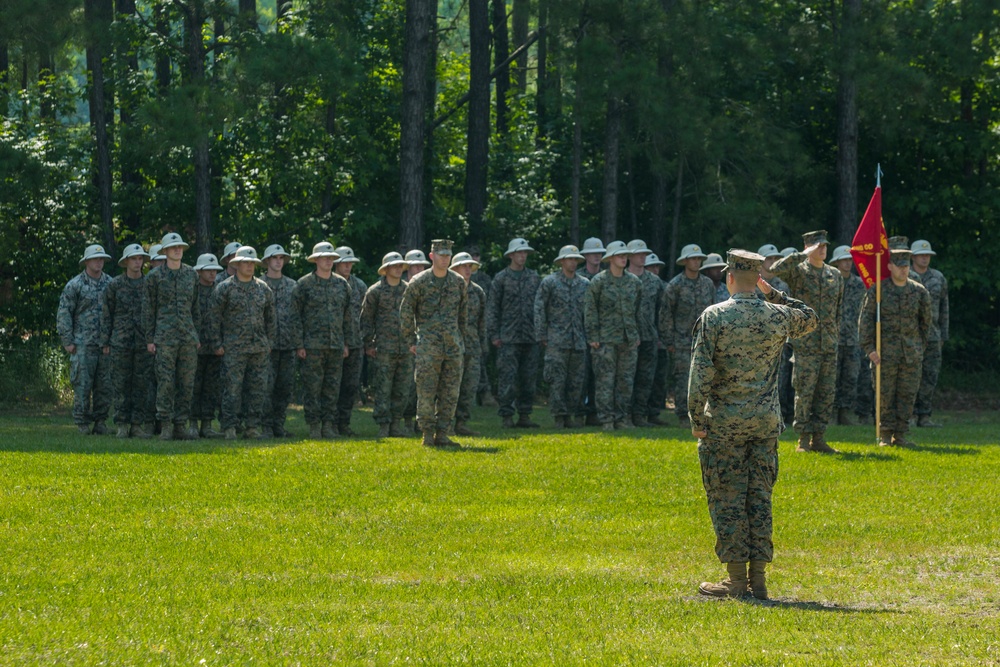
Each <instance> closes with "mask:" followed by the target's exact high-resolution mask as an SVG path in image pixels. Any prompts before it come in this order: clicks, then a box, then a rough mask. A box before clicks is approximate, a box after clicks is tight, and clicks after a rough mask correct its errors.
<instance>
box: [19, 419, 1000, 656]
mask: <svg viewBox="0 0 1000 667" xmlns="http://www.w3.org/2000/svg"><path fill="white" fill-rule="evenodd" d="M536 416H537V418H538V419H539V420H541V421H543V422H544V423H546V424H548V423H550V420H549V418H548V415H547V414H546V413H545V412H544V411H540V412H539V413H536ZM942 417H943V419H944V420H945V422H946V424H947V428H943V429H935V430H923V429H920V430H917V431H916V432H915V433H913V437H914V439H916V440H917V441H919V442H920V443H921V444H920V447H918V448H917V449H914V450H897V449H893V450H891V451H886V450H884V449H879V448H877V447H874V446H873V445H872V444H870V443H871V442H872V441H873V438H874V433H873V429H872V428H867V427H866V428H861V427H844V428H834V429H831V432H830V436H831V437H830V440H831V442H832V443H833V444H834V445H835V446H836V447H838V448H840V449H842V450H844V452H845V453H844V454H842V455H838V456H821V455H816V454H796V453H794V451H793V446H794V445H793V442H792V439H791V436H790V435H786V436H785V438H783V439H782V443H781V448H780V451H781V464H780V465H781V468H780V475H779V481H778V485H777V486H776V488H775V507H774V514H775V545H776V554H775V562H774V565H773V567H772V569H771V570H770V579H769V589H770V592H771V594H772V596H773V597H775V600H774V601H773V602H770V603H758V602H743V601H714V600H705V599H700V598H699V596H698V595H697V593H696V590H697V585H698V583H699V582H701V581H703V580H718V579H720V578H722V577H723V575H724V570H723V568H722V566H720V565H719V564H718V562H717V561H716V559H715V556H714V551H713V545H714V538H713V535H712V530H711V525H710V523H709V519H708V511H707V509H706V506H705V498H704V491H703V490H702V487H701V478H700V472H699V470H698V463H697V455H696V450H695V444H694V442H693V441H692V439H691V438H690V437H689V436H688V435H686V434H685V433H683V432H682V431H681V430H679V429H676V428H666V429H644V430H639V431H632V432H628V435H620V434H614V435H612V436H610V437H604V436H602V435H601V434H599V433H597V432H593V431H591V432H584V431H580V432H572V433H565V432H564V433H560V434H556V433H555V432H553V431H551V430H545V429H543V430H542V431H540V432H526V431H516V432H513V433H501V432H500V430H499V429H498V428H496V424H497V422H498V419H497V418H496V417H495V416H493V415H491V414H490V413H489V412H487V411H485V410H482V411H479V412H478V413H477V419H476V420H475V426H477V427H480V426H482V427H483V430H484V431H485V436H484V437H481V438H465V439H464V441H465V442H466V444H468V445H472V446H473V448H472V449H471V450H467V451H461V452H442V451H434V450H429V449H426V448H422V447H420V446H419V445H418V442H417V440H416V439H415V438H414V439H408V440H387V441H383V442H377V441H375V440H374V439H372V436H373V434H374V432H375V427H374V424H372V423H371V419H370V416H369V414H368V413H364V412H362V413H358V414H357V415H356V419H355V427H356V428H358V429H359V430H362V431H363V434H364V437H361V438H357V439H352V440H344V441H341V442H334V443H317V442H311V441H307V440H304V439H300V440H289V441H283V442H276V441H271V442H266V443H265V444H258V443H247V442H241V443H238V444H236V445H233V446H229V445H227V444H225V443H224V442H222V441H211V442H205V441H201V442H197V443H182V442H181V443H178V442H175V443H164V444H160V443H159V442H158V441H144V442H143V441H124V442H120V441H118V440H116V439H114V438H110V437H105V438H99V437H82V436H78V435H76V433H75V430H74V428H73V426H72V424H71V423H70V421H69V420H68V419H66V418H65V417H63V416H53V415H35V416H17V417H0V440H2V442H0V664H4V665H10V664H99V663H100V664H116V665H120V664H140V663H141V664H149V663H151V664H187V665H190V664H195V665H197V664H207V665H220V664H226V665H228V664H249V663H254V664H267V665H271V664H310V665H326V664H332V663H353V664H378V665H381V664H390V663H411V664H412V663H418V664H432V665H436V664H452V663H476V664H524V665H534V664H557V665H566V664H583V663H597V664H635V665H647V664H677V665H716V664H734V665H784V664H809V665H840V664H845V665H865V664H868V665H916V664H940V665H956V664H967V665H982V664H1000V529H998V527H997V510H996V505H997V498H998V497H1000V484H998V473H997V471H998V470H1000V447H998V446H997V437H996V429H997V424H998V420H997V419H996V418H995V417H994V416H993V415H990V414H978V415H975V414H960V413H951V414H944V415H942ZM296 419H297V421H296V422H295V423H294V424H293V427H294V428H295V429H296V430H297V432H299V433H304V431H305V428H304V425H303V424H302V423H301V419H300V417H298V416H297V418H296Z"/></svg>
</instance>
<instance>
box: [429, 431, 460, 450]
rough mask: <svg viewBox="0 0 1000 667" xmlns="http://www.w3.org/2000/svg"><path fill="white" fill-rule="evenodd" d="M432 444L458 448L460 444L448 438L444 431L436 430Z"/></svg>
mask: <svg viewBox="0 0 1000 667" xmlns="http://www.w3.org/2000/svg"><path fill="white" fill-rule="evenodd" d="M434 446H435V447H454V448H460V447H461V446H462V445H460V444H459V443H457V442H455V441H454V440H452V439H451V438H449V437H448V434H447V433H445V432H444V431H438V432H437V433H435V434H434Z"/></svg>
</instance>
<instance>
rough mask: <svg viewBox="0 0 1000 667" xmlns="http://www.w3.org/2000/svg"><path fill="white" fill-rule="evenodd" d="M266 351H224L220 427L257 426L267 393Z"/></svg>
mask: <svg viewBox="0 0 1000 667" xmlns="http://www.w3.org/2000/svg"><path fill="white" fill-rule="evenodd" d="M268 356H269V354H268V353H267V352H226V354H225V355H223V357H222V417H221V419H219V423H220V424H221V425H222V428H236V427H238V426H239V425H240V421H241V420H242V422H243V426H245V427H247V428H257V427H259V426H260V422H261V415H262V414H263V412H264V395H265V394H267V379H268V373H269V371H268Z"/></svg>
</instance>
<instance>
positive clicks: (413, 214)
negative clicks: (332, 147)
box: [399, 0, 433, 248]
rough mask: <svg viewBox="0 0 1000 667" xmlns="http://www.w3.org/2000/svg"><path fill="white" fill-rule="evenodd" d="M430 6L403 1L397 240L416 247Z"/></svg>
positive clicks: (423, 0)
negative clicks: (403, 29) (403, 28)
mask: <svg viewBox="0 0 1000 667" xmlns="http://www.w3.org/2000/svg"><path fill="white" fill-rule="evenodd" d="M432 7H433V2H432V1H429V0H407V2H406V26H405V32H404V45H403V103H402V118H401V119H400V139H399V172H400V188H399V196H400V207H399V208H400V210H399V214H400V222H399V243H400V245H401V246H402V247H406V248H419V247H421V246H422V245H423V241H424V211H423V207H424V129H425V128H424V124H425V119H426V115H427V63H428V62H429V60H430V50H431V20H432V18H433V14H432V11H431V10H432Z"/></svg>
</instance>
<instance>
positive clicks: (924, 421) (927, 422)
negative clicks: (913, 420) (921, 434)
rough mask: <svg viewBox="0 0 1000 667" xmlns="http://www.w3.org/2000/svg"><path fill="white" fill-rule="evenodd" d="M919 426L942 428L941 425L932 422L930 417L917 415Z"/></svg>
mask: <svg viewBox="0 0 1000 667" xmlns="http://www.w3.org/2000/svg"><path fill="white" fill-rule="evenodd" d="M917 426H919V427H920V428H941V424H938V423H937V422H933V421H931V416H930V415H917Z"/></svg>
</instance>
